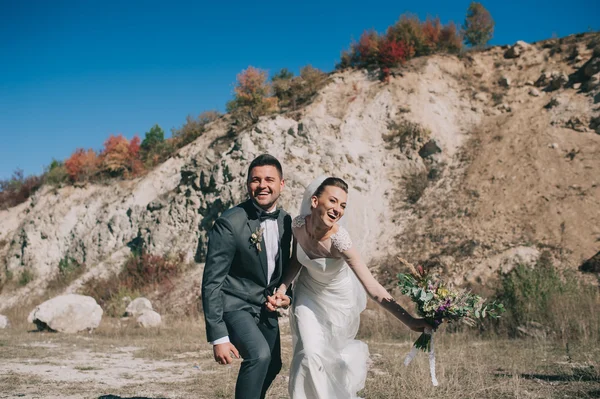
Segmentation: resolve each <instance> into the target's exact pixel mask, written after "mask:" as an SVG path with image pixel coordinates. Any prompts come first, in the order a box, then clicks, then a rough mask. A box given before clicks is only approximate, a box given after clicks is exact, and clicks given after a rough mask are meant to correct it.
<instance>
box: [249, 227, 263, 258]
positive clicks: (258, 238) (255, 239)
mask: <svg viewBox="0 0 600 399" xmlns="http://www.w3.org/2000/svg"><path fill="white" fill-rule="evenodd" d="M263 231H264V229H263V228H262V226H261V227H259V228H257V229H256V231H255V232H254V233H252V235H251V236H250V242H251V243H252V245H254V246H255V247H256V250H257V251H258V252H260V251H262V248H261V246H260V243H261V242H262V238H263Z"/></svg>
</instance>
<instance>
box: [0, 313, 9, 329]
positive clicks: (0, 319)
mask: <svg viewBox="0 0 600 399" xmlns="http://www.w3.org/2000/svg"><path fill="white" fill-rule="evenodd" d="M8 326H10V323H9V322H8V317H6V316H4V315H1V314H0V330H2V329H4V328H7V327H8Z"/></svg>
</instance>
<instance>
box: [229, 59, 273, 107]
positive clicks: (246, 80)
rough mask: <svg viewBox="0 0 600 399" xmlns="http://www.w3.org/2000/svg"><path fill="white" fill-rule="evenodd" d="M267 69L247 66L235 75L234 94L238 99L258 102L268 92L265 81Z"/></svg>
mask: <svg viewBox="0 0 600 399" xmlns="http://www.w3.org/2000/svg"><path fill="white" fill-rule="evenodd" d="M267 78H268V76H267V71H263V70H260V69H258V68H254V67H253V66H249V67H248V69H246V70H244V71H242V72H240V73H239V74H238V75H237V81H238V84H237V86H236V87H235V89H234V91H235V95H236V97H237V99H238V100H239V101H242V102H248V103H254V102H257V101H258V102H260V101H262V99H263V98H264V97H266V96H267V95H268V94H269V90H270V85H269V84H268V83H267Z"/></svg>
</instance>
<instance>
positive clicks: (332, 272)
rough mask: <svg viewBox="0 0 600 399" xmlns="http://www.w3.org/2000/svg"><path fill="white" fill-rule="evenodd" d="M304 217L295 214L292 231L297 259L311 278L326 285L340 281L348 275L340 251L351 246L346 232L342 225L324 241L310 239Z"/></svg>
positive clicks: (347, 269)
mask: <svg viewBox="0 0 600 399" xmlns="http://www.w3.org/2000/svg"><path fill="white" fill-rule="evenodd" d="M305 220H306V219H305V217H303V216H297V217H296V218H295V219H294V221H293V222H292V231H293V233H294V237H295V238H296V241H297V247H296V254H297V258H298V261H299V262H300V263H301V264H302V265H303V266H304V267H305V268H306V272H307V273H308V274H309V275H310V277H312V279H313V280H315V281H317V282H319V283H321V284H326V285H328V286H330V285H332V284H333V285H335V284H336V283H339V282H342V281H344V280H345V279H347V278H348V276H349V272H350V270H349V268H348V265H347V263H346V261H345V260H344V258H343V257H342V252H343V251H346V250H348V249H349V248H350V247H351V246H352V241H351V240H350V236H349V235H348V232H347V231H346V229H344V228H343V227H341V226H340V227H339V230H338V231H337V232H336V233H335V234H333V235H331V236H330V237H329V238H328V239H326V240H324V241H316V240H311V239H310V237H309V236H308V233H307V231H306V222H305Z"/></svg>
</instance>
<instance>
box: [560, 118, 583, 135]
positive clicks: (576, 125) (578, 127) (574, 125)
mask: <svg viewBox="0 0 600 399" xmlns="http://www.w3.org/2000/svg"><path fill="white" fill-rule="evenodd" d="M587 124H588V123H587V121H586V120H585V118H580V117H578V116H572V117H570V118H569V120H568V121H567V122H566V123H565V127H566V128H569V129H573V130H575V131H576V132H581V133H585V132H587V126H586V125H587Z"/></svg>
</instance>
